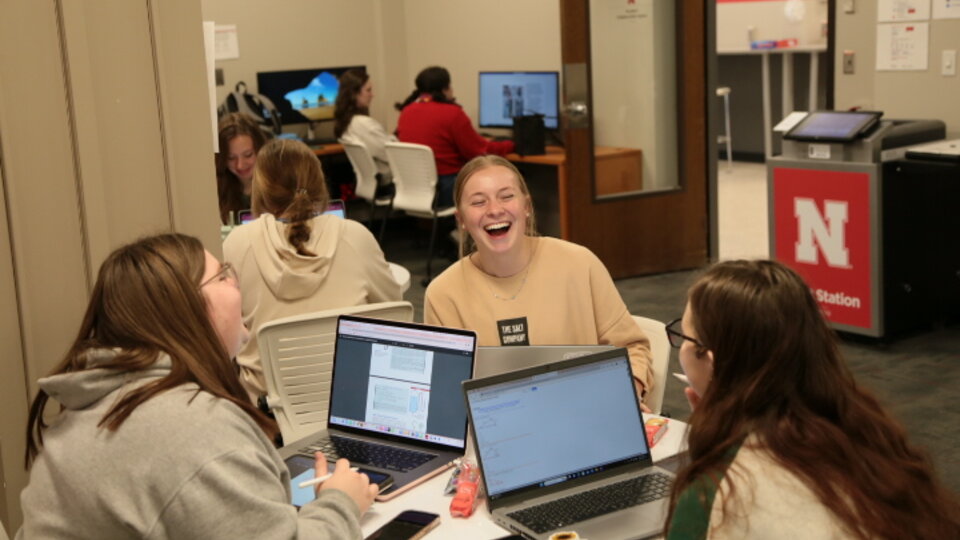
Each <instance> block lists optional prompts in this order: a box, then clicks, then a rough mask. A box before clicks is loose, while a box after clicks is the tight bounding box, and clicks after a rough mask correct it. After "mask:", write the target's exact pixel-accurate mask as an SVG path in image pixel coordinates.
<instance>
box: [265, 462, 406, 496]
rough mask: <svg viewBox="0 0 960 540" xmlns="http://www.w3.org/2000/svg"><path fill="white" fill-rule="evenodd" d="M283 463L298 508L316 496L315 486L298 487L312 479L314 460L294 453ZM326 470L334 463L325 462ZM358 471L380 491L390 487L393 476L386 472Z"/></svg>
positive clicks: (332, 468)
mask: <svg viewBox="0 0 960 540" xmlns="http://www.w3.org/2000/svg"><path fill="white" fill-rule="evenodd" d="M284 463H286V464H287V469H289V470H290V493H291V497H290V498H291V501H290V502H292V503H293V505H294V506H296V507H297V508H300V507H301V506H303V505H305V504H307V503H308V502H310V501H312V500H313V499H315V498H316V496H317V494H316V491H315V490H316V489H317V486H307V487H303V488H302V487H300V483H301V482H306V481H307V480H313V478H314V477H315V476H316V475H317V473H316V470H315V469H314V466H315V465H316V462H315V460H314V458H312V457H310V456H304V455H300V454H297V455H294V456H290V457H288V458H287V459H286V460H285V461H284ZM327 467H328V471H327V472H333V471H334V470H335V469H336V468H337V467H336V464H334V463H327ZM358 471H359V472H361V473H363V474H365V475H367V476H368V477H369V478H370V483H371V484H376V485H378V486H380V491H383V490H385V489H388V488H390V487H391V486H393V477H392V476H390V475H389V474H387V473H382V472H379V471H371V470H367V469H364V468H362V467H361V468H359V469H358Z"/></svg>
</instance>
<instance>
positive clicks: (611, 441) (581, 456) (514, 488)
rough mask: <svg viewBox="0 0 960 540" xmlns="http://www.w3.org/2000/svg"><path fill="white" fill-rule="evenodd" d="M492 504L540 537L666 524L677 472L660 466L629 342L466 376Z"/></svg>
mask: <svg viewBox="0 0 960 540" xmlns="http://www.w3.org/2000/svg"><path fill="white" fill-rule="evenodd" d="M463 390H464V394H465V396H466V400H467V409H468V411H469V413H470V429H471V432H472V433H473V436H474V440H475V444H476V449H477V458H478V461H479V464H480V471H481V476H482V478H483V483H484V487H485V489H486V492H487V506H488V508H489V510H490V514H491V516H492V517H493V520H494V521H495V522H496V523H497V524H498V525H500V526H502V527H504V528H507V529H509V530H512V531H515V532H517V533H521V534H523V535H524V536H528V537H530V538H536V539H546V538H549V537H550V535H551V534H553V533H555V532H557V531H562V530H575V531H577V532H578V533H579V534H580V536H581V537H582V538H592V539H601V538H646V537H649V536H653V535H656V534H659V533H660V532H662V530H663V526H664V521H665V520H666V514H667V506H668V504H669V497H668V496H669V492H670V486H671V484H672V483H673V478H674V476H673V474H672V473H670V472H668V471H666V470H663V469H661V468H659V467H655V466H654V465H653V459H652V457H651V454H650V448H649V447H648V446H647V438H646V430H645V428H644V424H643V416H642V415H641V413H640V407H639V404H638V403H639V402H638V400H637V395H636V390H635V387H634V384H633V377H632V376H631V372H630V359H629V357H628V355H627V351H626V349H614V350H611V351H606V352H601V353H597V354H593V355H589V356H583V357H579V358H573V359H570V360H562V361H559V362H554V363H551V364H546V365H543V366H539V367H532V368H528V369H524V370H520V371H511V372H509V373H504V374H501V375H495V376H493V377H488V378H485V379H473V380H469V381H464V382H463Z"/></svg>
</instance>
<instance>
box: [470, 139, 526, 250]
mask: <svg viewBox="0 0 960 540" xmlns="http://www.w3.org/2000/svg"><path fill="white" fill-rule="evenodd" d="M490 167H504V168H507V169H510V172H512V173H513V175H514V176H515V177H516V179H517V186H518V187H519V188H520V193H521V194H522V195H523V197H525V198H526V200H527V226H526V235H527V236H537V216H536V213H535V212H534V211H533V198H532V197H530V188H528V187H527V182H526V180H524V179H523V175H522V174H520V171H519V170H518V169H517V166H516V165H514V164H513V163H510V161H508V160H507V158H504V157H501V156H496V155H493V154H491V155H486V156H477V157H475V158H473V159H471V160H470V161H468V162H467V164H466V165H464V166H463V168H461V169H460V172H459V173H457V179H456V180H455V181H454V184H453V204H454V205H455V206H456V207H457V210H459V211H461V212H462V209H461V208H460V206H461V205H462V204H463V201H462V200H461V199H462V198H463V189H464V186H465V185H466V184H467V180H469V179H470V177H471V176H473V175H474V174H476V173H478V172H480V171H482V170H484V169H489V168H490ZM459 230H460V233H459V234H460V258H463V257H466V256H467V255H470V254H471V253H473V252H474V251H476V250H477V243H476V242H474V241H473V238H472V237H471V236H470V234H468V233H467V231H466V229H464V228H463V227H460V228H459Z"/></svg>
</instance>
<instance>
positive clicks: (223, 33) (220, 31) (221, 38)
mask: <svg viewBox="0 0 960 540" xmlns="http://www.w3.org/2000/svg"><path fill="white" fill-rule="evenodd" d="M214 46H215V48H214V51H215V54H216V59H217V60H232V59H234V58H240V41H239V40H238V39H237V25H235V24H218V25H217V26H216V36H215V44H214Z"/></svg>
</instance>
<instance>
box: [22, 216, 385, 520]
mask: <svg viewBox="0 0 960 540" xmlns="http://www.w3.org/2000/svg"><path fill="white" fill-rule="evenodd" d="M246 337H247V330H246V328H244V326H243V323H242V321H241V316H240V291H239V289H238V288H237V281H236V275H235V274H234V273H233V271H232V269H231V268H230V266H228V265H222V266H221V265H220V263H219V262H218V261H217V260H216V259H215V258H214V257H213V256H212V255H211V254H210V253H208V252H205V251H204V249H203V247H202V246H201V244H200V242H199V240H197V239H195V238H192V237H189V236H184V235H180V234H165V235H160V236H155V237H151V238H146V239H143V240H140V241H138V242H134V243H132V244H130V245H127V246H124V247H122V248H120V249H118V250H116V251H115V252H113V253H112V254H111V255H110V256H109V257H107V259H106V261H104V263H103V265H102V266H101V267H100V272H99V275H98V276H97V282H96V285H95V286H94V289H93V292H92V294H91V296H90V303H89V305H88V307H87V311H86V314H85V315H84V317H83V322H82V323H81V325H80V331H79V332H78V334H77V338H76V340H74V342H73V345H72V346H71V347H70V350H69V351H68V352H67V354H66V356H65V358H64V359H63V361H62V362H60V364H59V365H58V366H57V367H56V368H55V369H54V370H53V372H52V373H51V374H50V375H49V376H47V377H44V378H42V379H40V380H39V386H40V390H39V391H38V393H37V396H36V398H35V399H34V401H33V405H32V406H31V409H30V417H29V421H28V442H27V455H26V461H27V466H28V467H30V468H31V473H30V483H29V485H27V487H26V488H25V489H24V491H23V494H22V495H21V501H22V506H23V512H24V521H23V528H22V529H21V530H20V532H19V533H18V534H17V536H16V538H178V539H180V538H205V539H209V538H224V539H226V538H347V537H351V538H359V537H360V528H359V518H360V515H361V514H362V513H363V512H364V511H366V509H367V508H368V507H369V506H370V504H371V502H372V501H373V497H374V496H375V495H376V486H375V485H373V486H371V485H370V484H369V480H368V479H367V478H366V476H364V475H360V474H358V473H356V472H352V471H350V467H349V464H348V463H347V462H346V461H345V460H342V461H341V462H340V463H338V465H337V468H336V472H335V473H334V475H333V477H332V478H330V480H328V481H326V482H325V483H324V484H323V485H322V486H321V488H320V490H319V491H318V494H317V498H316V500H315V501H313V502H311V503H308V504H306V505H304V506H303V507H302V508H301V510H300V511H299V513H298V512H297V510H296V508H294V507H293V506H292V505H291V504H290V473H289V472H288V470H287V468H286V466H285V465H284V462H283V460H282V459H281V458H280V455H279V454H278V453H277V451H276V450H275V449H274V446H273V444H272V442H271V441H272V440H273V437H274V435H275V434H276V431H277V429H276V426H275V425H274V424H273V422H272V421H271V420H269V419H268V418H267V417H266V416H264V415H263V414H262V413H261V412H260V411H259V410H257V409H256V408H255V407H254V406H253V405H252V404H251V403H250V402H249V401H248V400H247V396H246V394H245V393H244V391H243V387H242V386H241V385H240V381H239V379H238V378H237V374H236V368H235V367H234V364H233V362H232V361H231V358H232V357H233V355H235V354H236V353H237V351H238V350H239V349H240V347H241V346H242V345H243V342H244V341H245V340H246ZM51 399H52V400H54V401H57V402H58V403H59V408H58V409H57V411H56V412H51V411H47V412H49V413H50V414H45V409H46V405H47V403H48V401H50V400H51ZM51 418H52V422H51V423H50V424H49V425H48V424H47V423H46V420H45V419H51ZM316 467H317V474H318V475H321V474H324V473H325V472H326V470H327V464H326V460H325V459H324V458H323V456H322V455H321V456H318V459H317V461H316Z"/></svg>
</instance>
